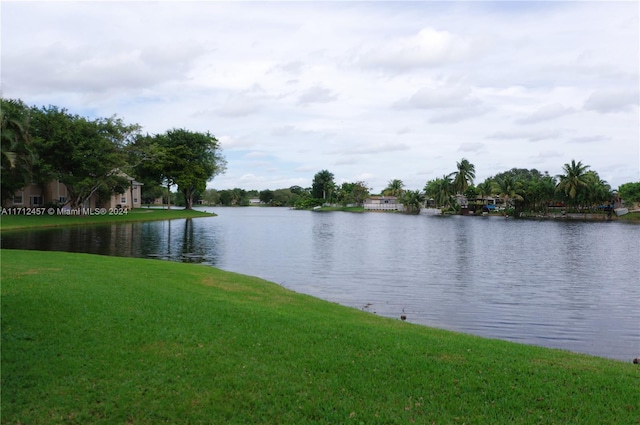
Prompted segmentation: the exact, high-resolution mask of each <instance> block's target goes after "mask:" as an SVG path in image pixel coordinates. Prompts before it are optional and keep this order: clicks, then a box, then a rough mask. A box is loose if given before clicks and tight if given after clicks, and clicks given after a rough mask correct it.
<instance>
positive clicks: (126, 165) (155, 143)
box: [1, 99, 226, 208]
mask: <svg viewBox="0 0 640 425" xmlns="http://www.w3.org/2000/svg"><path fill="white" fill-rule="evenodd" d="M1 100H2V108H1V112H2V116H1V123H2V200H3V201H4V200H5V199H7V198H10V197H12V196H13V193H15V191H16V190H18V189H20V188H22V187H24V186H26V185H27V184H28V183H30V182H34V183H36V184H38V185H41V186H44V185H46V184H47V183H49V182H50V181H52V180H58V181H60V182H61V183H63V184H64V185H65V187H66V188H67V192H68V195H69V196H68V199H67V203H68V205H70V206H71V207H72V208H76V207H79V206H82V205H84V204H85V203H86V201H87V200H88V199H90V198H91V197H94V196H97V199H98V201H99V202H102V201H106V200H107V199H108V198H109V197H110V196H111V195H112V194H117V193H124V192H125V191H126V190H127V188H128V186H129V185H130V181H129V180H128V179H127V178H126V177H125V173H126V174H127V175H129V176H131V177H134V178H136V179H140V180H141V181H142V182H143V183H145V185H146V184H147V183H148V184H149V189H153V190H155V193H153V195H158V193H159V192H158V191H157V189H158V187H159V185H160V184H161V183H164V184H165V185H166V186H171V185H177V186H178V189H179V190H180V192H181V193H182V195H183V196H184V199H185V204H186V207H187V208H191V207H192V205H193V199H194V196H195V194H196V192H198V191H204V190H205V188H206V183H207V181H209V180H211V179H212V178H213V177H214V176H216V175H218V174H220V173H223V172H224V171H225V169H226V161H225V159H224V157H223V156H222V155H221V148H220V145H219V143H218V140H217V139H216V138H215V137H213V136H212V135H211V134H210V133H208V132H206V133H198V132H193V131H189V130H185V129H172V130H169V131H167V132H166V133H165V134H161V135H148V134H147V135H142V134H141V132H140V130H141V127H140V126H139V125H137V124H127V123H125V122H124V121H123V120H122V119H121V118H118V117H116V116H112V117H109V118H86V117H82V116H79V115H76V114H72V113H70V112H69V111H67V110H66V109H64V108H59V107H57V106H48V107H41V108H37V107H27V106H26V105H24V103H22V102H21V101H19V100H5V99H1ZM50 201H52V200H50Z"/></svg>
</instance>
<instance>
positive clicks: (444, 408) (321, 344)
mask: <svg viewBox="0 0 640 425" xmlns="http://www.w3.org/2000/svg"><path fill="white" fill-rule="evenodd" d="M0 254H1V257H0V260H1V266H2V267H1V273H2V275H1V277H2V293H1V295H2V297H1V302H2V365H1V366H2V368H1V381H2V382H1V383H2V398H1V408H2V423H3V424H160V423H169V424H312V423H313V424H351V423H353V424H410V423H419V424H637V423H640V368H639V367H638V365H634V364H632V363H631V362H629V363H623V362H618V361H614V360H608V359H602V358H596V357H591V356H586V355H579V354H573V353H569V352H564V351H559V350H550V349H544V348H540V347H532V346H525V345H519V344H514V343H509V342H504V341H497V340H490V339H483V338H479V337H474V336H469V335H464V334H458V333H453V332H448V331H443V330H437V329H431V328H427V327H423V326H418V325H413V324H409V323H406V322H402V321H400V320H394V319H388V318H382V317H378V316H376V315H373V314H370V313H366V312H363V311H359V310H356V309H351V308H347V307H343V306H339V305H336V304H333V303H329V302H325V301H321V300H318V299H315V298H313V297H309V296H306V295H302V294H298V293H294V292H292V291H289V290H287V289H285V288H282V287H281V286H278V285H276V284H273V283H270V282H267V281H264V280H261V279H258V278H254V277H249V276H244V275H239V274H234V273H228V272H223V271H220V270H217V269H214V268H211V267H206V266H200V265H193V264H182V263H172V262H164V261H158V260H144V259H128V258H114V257H102V256H93V255H86V254H72V253H60V252H37V251H17V250H16V251H14V250H3V251H1V252H0ZM630 360H631V359H630Z"/></svg>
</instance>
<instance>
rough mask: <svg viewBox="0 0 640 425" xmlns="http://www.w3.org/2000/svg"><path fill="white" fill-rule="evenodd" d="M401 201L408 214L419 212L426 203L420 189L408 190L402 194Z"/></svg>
mask: <svg viewBox="0 0 640 425" xmlns="http://www.w3.org/2000/svg"><path fill="white" fill-rule="evenodd" d="M401 201H402V204H403V205H404V208H405V211H406V212H407V213H408V214H419V213H420V209H421V208H422V204H423V203H424V194H423V193H422V192H420V191H419V190H407V191H405V192H404V193H403V194H402V196H401Z"/></svg>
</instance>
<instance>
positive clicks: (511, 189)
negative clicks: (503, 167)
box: [493, 174, 523, 207]
mask: <svg viewBox="0 0 640 425" xmlns="http://www.w3.org/2000/svg"><path fill="white" fill-rule="evenodd" d="M493 189H494V191H495V192H496V193H497V194H498V195H500V197H502V199H504V203H505V206H506V207H509V206H511V204H512V203H513V205H514V206H515V203H516V202H517V201H522V200H523V197H522V183H521V181H520V180H519V179H518V178H516V177H514V176H513V175H511V174H504V175H501V176H497V177H495V178H494V179H493Z"/></svg>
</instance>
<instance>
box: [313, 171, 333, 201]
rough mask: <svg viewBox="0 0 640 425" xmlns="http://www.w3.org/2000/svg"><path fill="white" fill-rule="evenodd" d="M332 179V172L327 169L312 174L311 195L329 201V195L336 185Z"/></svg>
mask: <svg viewBox="0 0 640 425" xmlns="http://www.w3.org/2000/svg"><path fill="white" fill-rule="evenodd" d="M333 179H334V177H333V173H331V172H330V171H329V170H321V171H318V172H317V173H316V174H315V176H313V183H312V185H311V196H313V197H314V198H316V199H322V200H323V201H324V202H329V201H331V196H332V194H333V192H334V191H335V187H336V183H335V181H334V180H333Z"/></svg>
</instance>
